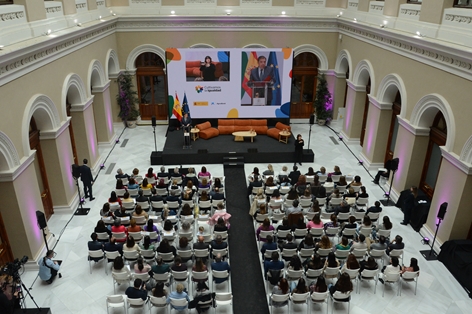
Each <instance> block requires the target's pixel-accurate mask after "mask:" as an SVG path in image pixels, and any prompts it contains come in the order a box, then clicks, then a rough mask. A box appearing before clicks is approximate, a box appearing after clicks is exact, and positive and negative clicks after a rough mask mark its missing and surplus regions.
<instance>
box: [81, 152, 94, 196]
mask: <svg viewBox="0 0 472 314" xmlns="http://www.w3.org/2000/svg"><path fill="white" fill-rule="evenodd" d="M87 163H88V160H87V159H84V164H83V165H82V166H80V168H79V169H80V180H82V183H83V184H84V193H85V197H90V201H93V200H94V199H95V197H93V193H92V184H93V176H92V171H91V170H90V168H89V166H87Z"/></svg>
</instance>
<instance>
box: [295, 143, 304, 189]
mask: <svg viewBox="0 0 472 314" xmlns="http://www.w3.org/2000/svg"><path fill="white" fill-rule="evenodd" d="M304 145H305V141H304V140H303V139H302V135H301V134H298V135H297V139H296V140H295V162H294V165H296V164H297V162H298V164H299V165H300V166H301V165H302V161H303V146H304ZM292 185H293V183H292Z"/></svg>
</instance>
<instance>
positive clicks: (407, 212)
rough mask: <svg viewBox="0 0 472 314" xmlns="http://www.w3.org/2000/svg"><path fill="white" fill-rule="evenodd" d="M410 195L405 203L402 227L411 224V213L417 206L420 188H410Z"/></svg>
mask: <svg viewBox="0 0 472 314" xmlns="http://www.w3.org/2000/svg"><path fill="white" fill-rule="evenodd" d="M410 191H411V193H410V195H408V196H407V197H406V199H405V202H404V203H403V207H402V210H403V221H402V222H400V223H401V224H402V225H405V226H406V225H408V224H409V223H410V218H411V213H412V211H413V209H414V208H415V206H416V198H417V197H418V188H417V187H416V186H412V187H411V188H410Z"/></svg>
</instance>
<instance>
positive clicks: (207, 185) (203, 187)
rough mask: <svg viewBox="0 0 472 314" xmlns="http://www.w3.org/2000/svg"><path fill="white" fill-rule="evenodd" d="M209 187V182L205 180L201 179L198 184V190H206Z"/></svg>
mask: <svg viewBox="0 0 472 314" xmlns="http://www.w3.org/2000/svg"><path fill="white" fill-rule="evenodd" d="M209 187H210V182H209V180H208V179H207V178H203V179H202V182H200V183H199V184H198V188H199V189H206V188H209Z"/></svg>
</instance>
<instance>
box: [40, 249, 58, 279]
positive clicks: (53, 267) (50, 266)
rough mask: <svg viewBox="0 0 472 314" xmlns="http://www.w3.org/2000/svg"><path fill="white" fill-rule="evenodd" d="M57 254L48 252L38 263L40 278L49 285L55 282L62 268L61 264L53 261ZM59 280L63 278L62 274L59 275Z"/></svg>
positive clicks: (51, 251)
mask: <svg viewBox="0 0 472 314" xmlns="http://www.w3.org/2000/svg"><path fill="white" fill-rule="evenodd" d="M55 254H56V253H55V252H54V251H53V250H49V251H47V253H46V256H45V257H44V258H42V259H40V260H39V262H38V265H39V277H40V278H41V280H44V281H46V282H47V283H48V284H51V283H52V282H53V281H54V278H55V277H56V276H57V274H58V271H59V268H60V265H59V263H58V262H57V261H53V260H52V258H53V257H54V255H55ZM59 278H61V274H59Z"/></svg>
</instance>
